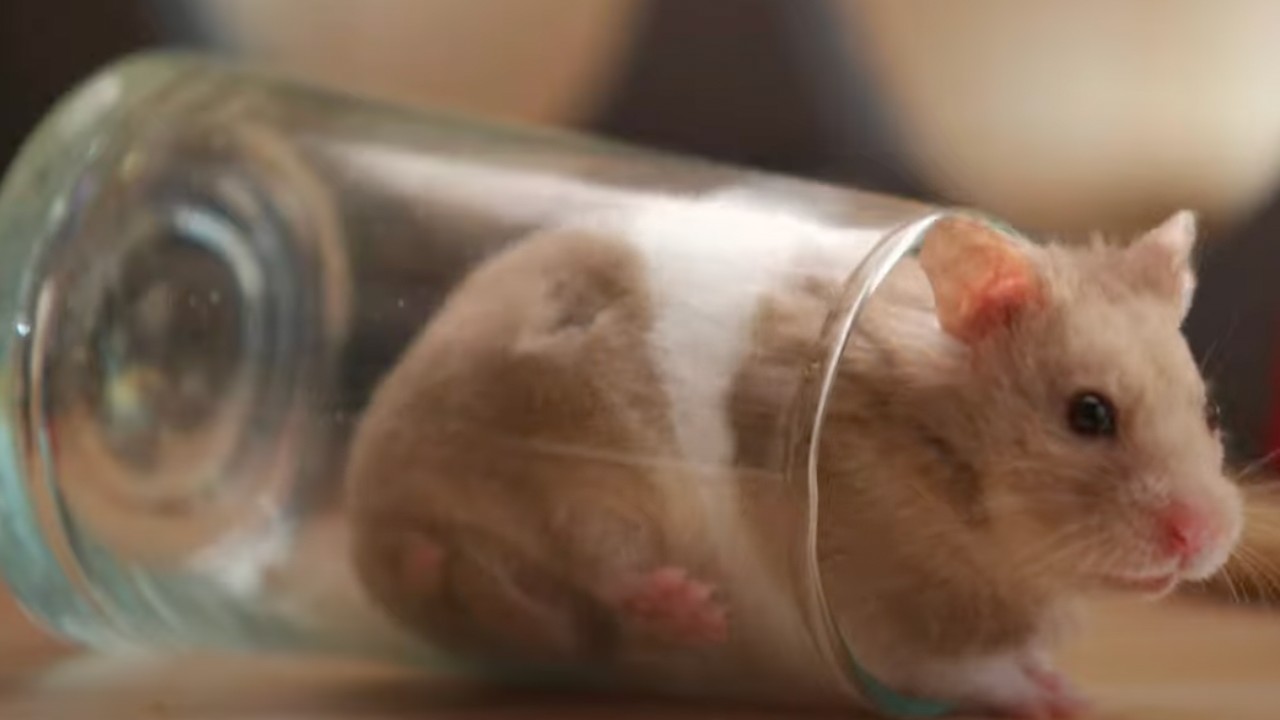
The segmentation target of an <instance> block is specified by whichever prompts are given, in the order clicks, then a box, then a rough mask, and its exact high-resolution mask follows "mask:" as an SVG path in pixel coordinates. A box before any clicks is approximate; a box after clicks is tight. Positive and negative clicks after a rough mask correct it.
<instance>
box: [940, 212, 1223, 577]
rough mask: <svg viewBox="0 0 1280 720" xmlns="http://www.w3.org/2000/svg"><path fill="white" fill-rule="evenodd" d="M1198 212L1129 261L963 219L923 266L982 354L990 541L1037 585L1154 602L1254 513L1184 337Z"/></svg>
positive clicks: (1102, 249) (948, 322)
mask: <svg viewBox="0 0 1280 720" xmlns="http://www.w3.org/2000/svg"><path fill="white" fill-rule="evenodd" d="M1195 225H1196V223H1195V218H1194V216H1193V215H1192V214H1191V213H1189V212H1186V211H1183V212H1180V213H1177V214H1175V215H1174V216H1172V217H1171V218H1169V219H1168V220H1166V221H1165V222H1164V223H1162V224H1161V225H1160V226H1158V227H1156V228H1154V229H1152V230H1150V231H1148V232H1146V233H1145V234H1143V235H1141V236H1139V237H1138V238H1137V239H1136V240H1134V241H1133V242H1131V243H1129V244H1127V245H1125V246H1119V245H1109V244H1104V243H1101V242H1095V243H1092V244H1085V245H1043V246H1037V245H1032V244H1030V243H1027V242H1025V241H1022V240H1020V239H1017V238H1014V237H1011V236H1009V235H1006V234H1004V233H1002V232H1000V231H998V230H995V229H993V228H991V227H989V226H987V225H985V224H983V223H981V222H979V221H977V220H970V219H949V220H944V221H942V222H940V223H939V225H938V226H936V228H935V231H933V232H931V233H930V235H929V236H928V237H927V238H926V240H925V243H924V245H923V247H922V248H921V253H920V265H921V268H922V269H923V270H924V272H925V275H926V276H927V277H928V280H929V283H930V285H931V286H932V289H933V293H934V303H935V308H936V312H937V318H938V322H939V325H940V326H941V328H942V329H943V331H944V332H946V333H948V334H949V335H951V336H952V337H954V338H955V339H956V340H959V341H960V342H961V343H962V344H964V345H965V346H967V348H968V352H967V353H965V357H966V363H965V367H964V369H963V372H965V373H966V374H968V376H969V377H968V378H967V380H966V382H964V383H961V386H962V388H963V392H962V394H961V396H960V397H961V398H962V400H961V401H960V402H959V403H958V404H959V405H960V407H959V408H958V412H959V413H960V414H961V416H963V418H964V424H965V426H966V428H968V429H969V430H968V431H967V432H966V434H967V435H968V436H969V439H968V440H967V442H968V443H971V449H972V453H973V455H974V456H975V460H976V462H977V463H978V466H979V467H980V469H981V471H982V475H983V477H984V478H985V482H986V487H985V488H984V491H985V495H984V496H985V503H986V508H987V515H988V518H989V519H988V523H989V527H990V532H991V533H992V534H993V535H994V536H995V541H996V543H997V544H998V546H999V551H1000V552H1002V553H1006V555H1005V559H1007V561H1008V562H1009V564H1010V567H1011V568H1013V569H1015V570H1017V571H1021V572H1022V573H1023V575H1024V576H1025V577H1026V578H1027V579H1029V580H1031V579H1034V580H1036V581H1039V582H1041V583H1048V584H1053V585H1065V586H1070V587H1072V588H1075V589H1080V590H1085V589H1087V588H1086V587H1085V586H1089V587H1093V586H1098V585H1102V586H1110V587H1116V588H1120V589H1127V590H1133V591H1137V592H1141V593H1144V594H1150V595H1159V594H1162V593H1164V592H1167V591H1168V590H1170V589H1171V588H1173V587H1174V586H1175V585H1177V584H1178V583H1179V582H1180V581H1183V580H1200V579H1204V578H1206V577H1208V576H1209V575H1211V574H1213V573H1214V572H1215V571H1217V570H1218V569H1219V568H1220V567H1221V566H1222V565H1223V564H1224V563H1225V561H1226V560H1227V558H1228V556H1229V555H1230V554H1231V552H1232V551H1233V549H1234V546H1235V544H1236V542H1237V540H1238V539H1239V536H1240V534H1241V530H1242V527H1241V526H1242V523H1243V519H1242V517H1243V510H1242V499H1241V495H1240V491H1239V490H1238V488H1237V487H1236V485H1235V483H1234V482H1233V480H1231V479H1230V478H1228V477H1227V476H1226V475H1225V474H1224V457H1223V455H1224V452H1223V444H1222V437H1221V433H1220V431H1219V429H1218V417H1217V410H1216V407H1215V406H1214V404H1213V402H1212V400H1211V399H1210V397H1209V394H1208V392H1207V391H1206V387H1205V383H1204V381H1203V379H1202V377H1201V374H1200V372H1199V368H1198V367H1197V365H1196V363H1195V361H1194V359H1193V357H1192V355H1191V352H1190V349H1189V347H1188V345H1187V343H1186V341H1185V338H1184V336H1183V334H1182V331H1181V325H1182V322H1183V318H1184V316H1185V314H1186V312H1187V310H1188V308H1189V306H1190V300H1191V295H1192V292H1193V290H1194V287H1195V283H1194V273H1193V267H1192V255H1193V249H1194V246H1195V242H1196V227H1195Z"/></svg>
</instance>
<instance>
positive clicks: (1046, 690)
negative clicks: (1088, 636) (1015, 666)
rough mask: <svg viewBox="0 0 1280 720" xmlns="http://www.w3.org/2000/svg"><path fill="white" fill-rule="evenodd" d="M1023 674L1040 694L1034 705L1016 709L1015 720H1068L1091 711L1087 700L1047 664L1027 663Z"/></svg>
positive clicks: (1032, 703) (1031, 703)
mask: <svg viewBox="0 0 1280 720" xmlns="http://www.w3.org/2000/svg"><path fill="white" fill-rule="evenodd" d="M1023 671H1024V672H1025V673H1026V675H1027V679H1029V680H1030V681H1031V682H1032V684H1033V685H1034V686H1035V688H1036V689H1037V690H1038V691H1039V692H1038V693H1037V697H1036V698H1035V699H1034V700H1033V701H1031V702H1028V703H1026V704H1024V705H1021V706H1019V707H1016V708H1014V709H1013V711H1012V713H1011V714H1012V715H1013V716H1014V717H1016V718H1018V719H1019V720H1067V719H1068V718H1074V717H1077V716H1079V715H1080V714H1081V713H1083V712H1085V711H1086V710H1088V708H1089V704H1088V702H1087V701H1086V700H1085V699H1084V696H1083V695H1081V694H1080V693H1079V692H1078V691H1077V690H1076V689H1075V688H1074V687H1072V685H1071V683H1069V682H1068V681H1067V679H1066V678H1065V677H1063V676H1062V674H1061V673H1059V672H1058V671H1057V670H1054V669H1053V668H1052V667H1051V666H1049V665H1048V664H1047V663H1044V662H1041V661H1039V660H1029V661H1027V662H1026V663H1024V665H1023Z"/></svg>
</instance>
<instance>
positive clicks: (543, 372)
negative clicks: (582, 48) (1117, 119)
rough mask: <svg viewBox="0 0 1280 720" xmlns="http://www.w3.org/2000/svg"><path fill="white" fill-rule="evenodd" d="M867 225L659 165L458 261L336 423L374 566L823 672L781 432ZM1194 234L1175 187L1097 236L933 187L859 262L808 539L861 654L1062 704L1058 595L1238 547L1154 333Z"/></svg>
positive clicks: (507, 608)
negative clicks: (880, 263)
mask: <svg viewBox="0 0 1280 720" xmlns="http://www.w3.org/2000/svg"><path fill="white" fill-rule="evenodd" d="M878 237H879V232H878V231H874V230H873V231H858V232H854V231H849V230H846V229H842V228H836V227H832V226H829V225H826V224H823V223H820V222H817V221H812V220H809V219H806V218H805V217H803V216H798V215H796V214H793V213H788V212H786V211H783V210H774V209H769V208H763V207H756V206H754V205H753V204H752V203H751V202H748V201H745V200H743V199H742V198H738V199H733V198H731V197H726V198H720V199H717V198H714V197H712V198H705V197H704V198H695V199H679V198H670V199H653V200H652V201H651V202H648V203H640V204H637V205H635V206H633V207H629V208H628V209H626V210H625V211H620V212H618V213H616V214H614V215H607V214H606V215H604V216H601V217H593V218H589V219H583V220H581V221H571V222H568V223H565V224H561V225H554V226H549V227H548V228H547V229H546V230H543V231H541V232H538V233H535V234H533V235H532V236H530V237H528V238H527V239H525V240H522V241H520V242H517V243H516V244H514V245H513V246H512V247H511V248H510V249H509V250H507V251H505V252H503V253H501V254H500V255H498V256H496V257H494V258H493V259H491V260H490V261H488V262H487V263H486V264H484V265H483V266H481V267H480V268H478V269H477V270H476V271H475V272H474V273H473V274H472V275H471V276H470V277H469V278H468V279H467V280H466V281H465V282H464V283H463V284H462V285H461V286H460V287H459V288H457V290H456V291H455V292H454V294H453V295H452V297H451V298H450V299H449V300H448V302H447V303H446V305H445V306H444V308H443V309H442V310H441V311H440V313H439V314H438V315H437V316H436V317H435V318H433V319H432V321H431V322H430V323H429V324H428V326H427V327H426V328H425V329H424V330H423V332H422V334H421V336H420V337H419V338H418V339H417V340H416V341H415V343H414V344H413V345H412V346H411V347H410V348H409V349H408V350H407V352H406V353H405V355H404V356H403V358H402V359H401V360H400V362H399V363H398V365H397V366H396V367H395V368H394V369H393V370H392V371H391V372H390V373H389V374H388V376H387V377H386V379H385V380H384V381H383V382H382V384H381V385H380V387H379V389H378V390H377V392H376V393H375V395H374V397H373V399H372V400H371V403H370V405H369V407H368V410H367V412H366V413H365V416H364V417H363V419H362V421H361V424H360V427H359V428H358V431H357V434H356V436H355V439H354V441H353V446H352V454H351V460H350V465H349V468H348V483H349V485H348V488H349V491H350V500H351V513H352V515H351V517H352V522H353V527H354V543H355V547H354V553H355V562H356V567H357V570H358V572H359V573H360V576H361V578H362V580H363V582H364V584H365V586H366V588H367V589H368V591H369V592H370V594H371V596H372V597H373V598H374V599H375V600H376V601H377V602H378V603H379V604H380V605H381V606H383V607H384V608H385V609H386V610H387V611H388V612H389V613H390V614H391V615H392V616H393V617H395V618H396V619H398V620H399V621H401V622H402V623H404V624H405V625H406V626H407V627H409V628H411V629H413V630H414V631H415V632H417V633H419V634H421V635H422V636H424V637H425V638H428V639H429V640H430V641H432V642H434V643H437V644H439V645H441V646H444V647H447V648H451V649H454V650H457V651H459V652H462V653H466V654H470V655H473V656H478V657H481V658H490V659H494V660H498V661H501V660H522V661H532V662H544V663H551V664H554V663H568V664H576V665H580V666H589V667H596V668H616V669H617V670H618V673H619V674H620V675H623V676H628V677H638V678H643V679H651V680H653V682H654V683H656V684H659V685H663V686H665V687H678V686H679V685H680V683H681V682H685V683H687V684H688V685H690V686H692V687H691V689H695V690H696V689H698V688H701V687H704V686H706V685H707V684H710V683H714V682H717V681H723V682H734V683H738V684H739V685H740V686H746V687H750V688H752V689H754V690H758V691H759V694H761V695H764V696H770V697H774V696H787V697H792V698H794V697H798V696H803V695H806V694H808V695H810V696H813V697H815V698H816V697H819V696H822V695H823V694H824V693H827V692H829V691H830V690H831V687H832V686H831V684H830V682H829V681H830V676H829V675H827V674H826V673H827V672H829V668H828V665H827V664H824V661H823V658H822V657H821V656H819V655H818V654H816V653H815V651H814V649H813V645H812V642H811V638H810V636H809V635H808V632H809V625H808V624H807V623H808V620H807V618H806V616H805V613H804V611H803V608H804V605H805V604H804V601H803V597H802V595H803V593H802V590H801V589H800V588H796V587H795V586H794V585H795V583H794V582H793V579H794V577H796V571H795V568H796V566H797V565H798V564H800V563H802V562H803V559H804V558H803V546H802V543H801V542H800V538H799V533H798V530H797V529H798V528H799V527H801V518H803V516H804V508H803V507H802V504H803V497H804V496H803V493H797V492H795V489H794V487H793V486H791V485H789V484H788V482H787V480H786V478H787V477H788V475H787V468H788V462H789V459H788V457H787V450H786V447H787V443H786V441H785V438H786V430H787V428H788V427H789V425H788V424H789V423H790V422H791V416H790V415H789V413H791V412H794V407H793V406H792V403H793V402H794V399H795V396H796V391H797V389H798V387H799V386H800V384H801V383H802V382H803V380H804V378H805V377H806V373H807V372H809V371H810V369H811V368H812V367H813V365H814V362H815V361H816V359H818V358H820V357H821V356H822V354H823V353H824V352H825V351H826V350H827V349H826V348H824V347H821V346H819V343H818V338H819V336H820V334H821V333H820V329H821V327H822V324H823V322H824V321H825V320H826V319H827V316H828V314H829V313H830V312H831V310H832V308H833V306H834V304H835V302H836V299H837V297H838V296H839V293H840V290H841V284H842V282H843V280H844V278H845V277H846V275H847V273H848V272H849V271H850V270H851V269H852V268H853V267H854V266H855V265H856V262H857V260H858V259H859V258H860V257H861V256H862V255H864V254H865V253H866V252H867V250H868V249H869V248H870V247H871V245H872V243H873V242H874V241H875V239H876V238H878ZM1194 242H1195V227H1194V221H1193V219H1192V217H1191V215H1190V214H1189V213H1179V214H1177V215H1175V216H1173V217H1172V218H1170V219H1169V220H1168V221H1166V222H1164V223H1163V224H1162V225H1160V226H1159V227H1157V228H1155V229H1153V230H1151V231H1150V232H1148V233H1146V234H1145V235H1143V236H1141V237H1139V238H1137V239H1136V240H1135V241H1134V242H1132V243H1129V244H1128V245H1126V246H1123V247H1122V246H1119V245H1109V244H1101V243H1095V244H1090V245H1085V246H1067V245H1052V244H1051V245H1044V246H1033V245H1031V244H1028V243H1026V242H1024V241H1022V240H1020V239H1018V238H1015V237H1011V236H1009V235H1006V234H1004V233H1002V232H1000V231H997V230H995V229H992V228H991V227H989V226H988V225H986V224H984V223H981V222H979V221H977V220H968V219H964V218H951V219H944V220H943V221H941V222H940V223H939V224H938V225H937V226H935V228H934V229H933V230H932V231H931V232H930V234H929V236H928V237H927V239H926V240H925V244H924V246H923V248H922V251H921V254H920V256H919V258H918V259H911V260H906V261H904V262H902V263H900V264H899V266H898V267H897V268H896V269H895V270H894V271H893V272H892V273H891V275H890V277H889V279H888V281H887V282H886V284H885V285H884V286H883V287H882V288H881V290H880V291H879V292H877V293H876V295H875V296H874V298H873V300H872V302H871V304H870V305H869V306H868V308H867V312H866V313H865V314H864V316H863V318H862V319H861V320H860V322H859V325H858V328H857V330H856V332H855V335H854V339H853V342H852V343H851V347H850V349H849V351H848V352H847V353H846V355H845V358H844V359H843V361H842V364H841V367H840V372H839V374H838V378H837V383H836V386H835V388H834V391H833V394H832V396H831V399H830V414H829V416H828V418H827V420H826V422H827V425H826V431H825V433H824V435H823V439H822V444H821V448H820V457H819V468H820V471H821V476H820V479H819V483H820V490H821V503H820V516H819V521H820V522H819V543H818V547H817V551H818V563H819V567H820V568H821V571H822V576H823V579H824V582H825V591H826V596H827V598H828V600H829V602H830V605H831V610H832V613H833V615H834V616H835V620H836V621H837V623H838V625H839V626H840V628H841V630H842V631H843V633H844V637H845V639H846V640H847V642H848V645H849V647H850V648H851V650H852V652H853V653H854V655H856V658H857V660H858V662H859V663H860V664H861V665H862V666H863V667H864V668H865V669H866V670H867V671H869V672H870V673H871V674H872V675H874V676H875V677H876V678H877V679H879V680H880V681H881V682H882V683H884V684H886V685H887V686H889V687H891V688H893V689H894V690H896V691H898V692H900V693H904V694H908V695H916V696H922V697H927V698H930V699H934V700H938V701H943V702H946V703H950V704H953V705H955V706H957V707H959V708H964V709H975V710H995V711H999V712H1003V713H1008V714H1013V715H1017V716H1021V717H1053V716H1057V715H1066V714H1069V713H1070V712H1072V711H1073V710H1075V709H1076V708H1077V707H1078V705H1079V701H1078V698H1077V696H1076V694H1075V693H1074V692H1073V691H1072V690H1071V689H1070V687H1069V686H1068V684H1067V683H1066V682H1065V681H1063V680H1062V679H1061V678H1059V677H1058V676H1057V674H1056V673H1055V672H1054V671H1053V669H1052V665H1051V663H1050V660H1049V651H1050V649H1051V647H1052V644H1053V641H1054V638H1055V636H1056V634H1057V633H1058V632H1059V631H1060V628H1061V627H1063V626H1064V622H1065V618H1067V616H1068V611H1069V609H1070V606H1071V601H1072V600H1073V599H1075V598H1077V597H1079V596H1081V595H1083V594H1087V593H1089V592H1093V591H1095V590H1097V589H1100V588H1122V589H1126V590H1134V591H1138V592H1142V593H1146V594H1150V595H1153V596H1155V595H1160V594H1162V593H1164V592H1166V591H1168V590H1169V589H1171V588H1172V587H1174V586H1175V585H1176V584H1178V583H1179V582H1180V581H1182V580H1185V579H1198V578H1203V577H1205V576H1207V575H1209V574H1211V573H1212V572H1214V571H1215V570H1216V569H1217V568H1218V567H1219V566H1220V565H1221V564H1222V563H1223V562H1224V561H1225V559H1226V558H1227V556H1228V555H1229V554H1230V552H1231V549H1232V547H1233V544H1234V543H1235V541H1236V539H1237V537H1238V536H1239V534H1240V532H1241V523H1242V520H1241V513H1242V511H1241V500H1240V497H1239V495H1238V492H1237V489H1236V488H1235V487H1234V485H1233V484H1232V483H1231V482H1230V481H1229V480H1228V479H1227V478H1226V477H1225V476H1224V474H1223V470H1222V461H1223V457H1222V455H1223V451H1222V446H1221V443H1220V439H1219V437H1218V433H1217V430H1216V428H1215V427H1214V424H1213V415H1212V413H1209V412H1208V411H1207V408H1208V407H1209V405H1208V400H1207V398H1206V393H1205V387H1204V384H1203V382H1202V381H1201V378H1200V375H1199V373H1198V369H1197V367H1196V365H1195V363H1194V362H1193V360H1192V358H1191V355H1190V352H1189V350H1188V348H1187V345H1186V344H1185V342H1184V340H1183V338H1182V335H1181V333H1180V324H1181V322H1182V318H1183V315H1184V313H1185V311H1186V309H1187V307H1188V304H1189V301H1190V297H1191V292H1192V289H1193V287H1194V282H1193V273H1192V267H1191V255H1192V249H1193V246H1194ZM717 673H720V674H717ZM747 694H749V693H747Z"/></svg>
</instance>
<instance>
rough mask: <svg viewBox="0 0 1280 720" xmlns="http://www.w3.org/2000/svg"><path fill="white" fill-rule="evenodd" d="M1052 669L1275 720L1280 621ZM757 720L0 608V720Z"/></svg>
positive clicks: (1136, 614) (1146, 610) (1191, 630)
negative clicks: (210, 650)
mask: <svg viewBox="0 0 1280 720" xmlns="http://www.w3.org/2000/svg"><path fill="white" fill-rule="evenodd" d="M1064 663H1065V664H1066V665H1067V666H1068V667H1069V668H1070V669H1072V670H1073V671H1074V672H1075V673H1076V675H1077V677H1078V679H1079V680H1080V681H1081V682H1083V683H1084V684H1086V685H1087V686H1088V687H1089V688H1090V689H1091V690H1092V691H1093V693H1094V694H1095V697H1096V698H1097V700H1098V701H1099V705H1100V712H1099V713H1097V715H1096V717H1098V718H1106V719H1109V720H1276V719H1277V718H1280V612H1276V611H1270V612H1269V611H1264V610H1248V609H1243V608H1235V609H1233V608H1229V607H1227V606H1224V605H1213V604H1204V603H1193V602H1191V601H1179V602H1176V603H1173V602H1170V603H1166V604H1162V605H1156V606H1148V605H1142V606H1136V605H1131V604H1123V605H1122V604H1115V605H1105V606H1101V607H1099V608H1098V609H1097V610H1096V611H1095V617H1094V621H1093V624H1092V625H1091V629H1090V632H1089V633H1088V634H1087V636H1086V637H1084V638H1082V639H1081V641H1080V642H1079V643H1078V644H1077V645H1076V646H1074V647H1072V648H1069V649H1068V650H1067V652H1066V654H1065V656H1064ZM656 715H661V716H662V717H664V718H671V719H674V720H681V719H682V718H689V719H690V720H693V719H694V718H707V717H716V718H735V719H737V718H741V719H743V720H746V719H747V718H761V719H767V718H771V717H780V716H781V714H778V713H768V712H749V711H745V710H740V709H739V710H733V709H727V708H708V707H673V706H670V705H661V704H657V703H642V702H621V701H609V700H605V699H587V698H578V699H572V698H554V697H532V696H528V695H499V694H495V693H492V692H486V691H483V690H481V689H479V688H475V687H467V686H460V685H456V684H448V683H444V682H431V681H429V680H424V679H422V678H421V677H413V676H410V675H408V674H406V673H405V672H403V671H399V670H396V669H393V668H386V667H376V666H369V665H356V664H345V663H337V662H303V661H300V660H283V659H254V660H249V659H246V658H243V657H234V658H228V657H200V656H192V657H183V658H148V657H135V658H128V659H124V658H119V657H109V658H108V657H102V656H96V655H92V654H84V653H76V652H74V651H72V650H71V649H69V648H66V647H64V646H61V645H59V644H57V643H54V642H52V641H50V640H49V639H47V638H45V637H43V636H42V635H40V634H39V633H38V632H37V631H35V630H34V629H33V628H31V626H30V625H29V624H27V623H26V622H25V621H24V620H23V619H22V617H21V614H20V613H19V612H18V611H17V610H16V608H14V607H13V605H12V603H10V602H9V601H8V600H6V599H0V718H4V720H26V719H28V718H40V719H43V718H68V719H77V718H85V719H86V720H89V719H90V718H93V719H95V720H96V719H97V718H103V719H108V718H109V719H111V720H116V719H117V718H130V719H132V718H137V719H139V720H196V719H199V720H267V719H268V718H271V719H272V720H277V719H282V718H297V719H298V720H307V719H311V718H351V719H355V720H391V719H399V718H414V719H415V720H426V719H429V718H449V719H450V720H453V719H456V718H466V719H468V720H487V719H489V718H492V719H494V720H497V719H501V720H526V719H532V718H548V719H551V718H554V719H556V720H561V719H575V718H609V719H610V720H631V719H632V718H635V719H636V720H641V719H643V718H651V717H654V716H656Z"/></svg>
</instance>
